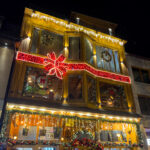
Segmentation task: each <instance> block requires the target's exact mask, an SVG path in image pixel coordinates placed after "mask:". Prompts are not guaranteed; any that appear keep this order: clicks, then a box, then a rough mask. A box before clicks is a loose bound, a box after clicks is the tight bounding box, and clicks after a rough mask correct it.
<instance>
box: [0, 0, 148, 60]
mask: <svg viewBox="0 0 150 150" xmlns="http://www.w3.org/2000/svg"><path fill="white" fill-rule="evenodd" d="M98 2H99V3H98ZM25 7H29V8H32V9H35V10H37V11H41V12H43V13H47V14H50V15H53V16H56V17H61V18H68V17H69V14H70V12H71V11H76V12H78V13H82V14H85V15H88V16H92V17H96V18H100V19H104V20H107V21H110V22H114V23H116V24H118V25H119V26H118V30H117V36H118V37H120V38H122V39H125V40H127V41H128V43H127V44H126V51H127V52H129V53H133V54H135V55H140V56H144V57H149V58H150V52H149V51H150V46H149V43H150V38H149V36H150V32H149V31H150V23H149V20H150V16H149V15H150V12H149V10H150V8H149V4H148V2H144V0H143V1H139V2H138V1H133V0H130V1H128V0H124V1H121V0H120V1H116V0H113V2H112V1H111V0H110V1H107V0H105V1H102V0H92V1H84V0H70V1H66V0H61V1H59V0H49V1H48V2H46V1H44V0H41V1H33V0H20V1H17V0H11V1H8V0H3V4H0V16H4V17H5V21H8V22H11V23H13V24H16V25H18V26H19V27H20V26H21V22H22V18H23V13H24V8H25Z"/></svg>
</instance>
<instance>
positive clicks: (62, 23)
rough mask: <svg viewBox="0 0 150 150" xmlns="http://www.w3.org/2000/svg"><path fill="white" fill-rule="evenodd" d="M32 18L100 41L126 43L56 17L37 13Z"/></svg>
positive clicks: (121, 44)
mask: <svg viewBox="0 0 150 150" xmlns="http://www.w3.org/2000/svg"><path fill="white" fill-rule="evenodd" d="M31 17H34V18H39V19H43V20H45V21H51V22H53V23H55V24H58V25H60V26H62V27H65V28H68V29H72V30H75V31H77V32H83V33H85V34H87V35H91V36H94V37H96V38H99V39H104V40H108V41H109V42H112V43H117V44H119V45H120V46H123V45H124V42H123V41H121V40H120V39H117V38H114V37H111V36H110V35H105V34H102V33H100V32H98V33H97V32H96V31H94V30H91V29H88V28H85V27H82V26H80V25H76V24H73V23H68V22H66V21H63V20H60V19H59V20H58V19H55V18H54V17H50V16H49V17H47V16H43V15H40V14H37V13H32V14H31Z"/></svg>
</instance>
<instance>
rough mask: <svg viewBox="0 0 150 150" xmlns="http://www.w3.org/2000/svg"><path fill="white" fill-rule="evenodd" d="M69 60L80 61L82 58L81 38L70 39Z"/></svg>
mask: <svg viewBox="0 0 150 150" xmlns="http://www.w3.org/2000/svg"><path fill="white" fill-rule="evenodd" d="M68 58H69V59H71V60H79V59H80V58H81V51H80V37H69V57H68Z"/></svg>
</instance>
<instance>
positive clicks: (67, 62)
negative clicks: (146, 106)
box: [1, 8, 143, 150]
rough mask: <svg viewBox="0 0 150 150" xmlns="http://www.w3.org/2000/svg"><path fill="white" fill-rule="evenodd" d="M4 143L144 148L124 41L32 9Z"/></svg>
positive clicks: (55, 149)
mask: <svg viewBox="0 0 150 150" xmlns="http://www.w3.org/2000/svg"><path fill="white" fill-rule="evenodd" d="M21 37H22V41H21V43H20V46H19V47H18V51H17V53H16V60H15V66H14V70H13V75H12V80H11V84H10V89H9V93H8V96H7V108H6V112H5V117H4V121H3V127H2V130H1V141H2V142H7V148H8V149H12V148H20V149H23V148H24V149H25V148H28V149H33V150H35V149H42V150H79V149H80V150H87V149H90V150H101V149H104V150H131V149H134V150H137V149H140V148H141V149H142V147H143V138H142V134H141V123H140V122H141V118H140V115H138V114H136V111H135V106H134V101H133V96H132V90H131V79H130V77H129V75H128V69H127V67H126V58H125V52H124V44H125V43H126V41H124V40H122V39H119V38H116V37H114V36H111V35H108V34H105V33H102V32H99V31H97V30H94V29H91V28H88V27H85V26H81V25H79V24H75V23H72V22H69V21H66V20H63V19H59V18H56V17H54V16H50V15H47V14H44V13H41V12H38V11H34V10H31V9H28V8H26V9H25V13H24V18H23V23H22V28H21Z"/></svg>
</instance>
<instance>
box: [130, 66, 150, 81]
mask: <svg viewBox="0 0 150 150" xmlns="http://www.w3.org/2000/svg"><path fill="white" fill-rule="evenodd" d="M132 72H133V76H134V80H135V81H137V82H144V83H150V74H149V71H148V70H144V69H139V68H134V67H133V68H132Z"/></svg>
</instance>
